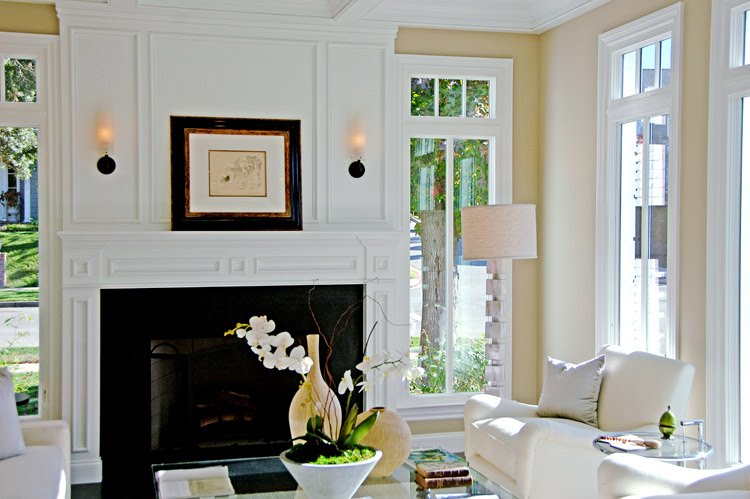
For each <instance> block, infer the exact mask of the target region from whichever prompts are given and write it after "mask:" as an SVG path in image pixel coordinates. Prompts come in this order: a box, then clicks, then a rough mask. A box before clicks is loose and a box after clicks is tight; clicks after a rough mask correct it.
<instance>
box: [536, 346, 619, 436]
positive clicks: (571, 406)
mask: <svg viewBox="0 0 750 499" xmlns="http://www.w3.org/2000/svg"><path fill="white" fill-rule="evenodd" d="M603 370H604V355H599V356H598V357H595V358H593V359H591V360H587V361H586V362H582V363H580V364H570V363H567V362H563V361H561V360H557V359H553V358H552V357H547V369H546V370H545V376H544V385H543V386H542V395H541V397H540V398H539V407H538V409H537V414H538V415H539V416H541V417H560V418H568V419H572V420H574V421H580V422H582V423H586V424H589V425H591V426H596V425H597V423H598V419H597V405H598V403H599V388H600V387H601V383H602V371H603Z"/></svg>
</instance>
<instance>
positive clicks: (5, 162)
mask: <svg viewBox="0 0 750 499" xmlns="http://www.w3.org/2000/svg"><path fill="white" fill-rule="evenodd" d="M3 71H4V73H5V95H4V97H5V101H6V102H36V61H34V60H32V59H13V58H9V59H6V60H5V61H4V63H3ZM37 135H38V134H37V129H36V128H29V127H0V168H12V169H13V170H14V171H15V173H16V175H18V177H19V178H21V179H28V178H30V177H31V175H32V173H33V171H34V170H35V169H36V165H37V159H38V149H39V141H38V137H37Z"/></svg>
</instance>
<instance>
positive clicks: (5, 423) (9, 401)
mask: <svg viewBox="0 0 750 499" xmlns="http://www.w3.org/2000/svg"><path fill="white" fill-rule="evenodd" d="M25 451H26V445H25V444H24V443H23V434H22V433H21V422H20V421H19V420H18V410H17V409H16V396H15V394H14V392H13V380H12V379H11V376H10V371H8V368H7V367H4V368H2V369H0V459H5V458H6V457H13V456H17V455H19V454H23V453H24V452H25Z"/></svg>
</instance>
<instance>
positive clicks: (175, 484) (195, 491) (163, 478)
mask: <svg viewBox="0 0 750 499" xmlns="http://www.w3.org/2000/svg"><path fill="white" fill-rule="evenodd" d="M156 482H157V484H158V488H159V499H189V498H193V497H206V496H228V495H232V494H234V487H232V482H231V481H230V480H229V468H227V467H226V466H212V467H208V468H195V469H182V470H162V471H157V472H156Z"/></svg>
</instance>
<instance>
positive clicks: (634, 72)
mask: <svg viewBox="0 0 750 499" xmlns="http://www.w3.org/2000/svg"><path fill="white" fill-rule="evenodd" d="M620 69H621V73H620V74H621V80H622V82H621V84H620V85H619V90H620V92H619V97H629V96H631V95H635V94H639V93H643V92H648V91H650V90H656V89H657V88H663V87H666V86H667V85H669V83H670V81H671V75H672V39H671V38H665V39H663V40H658V41H655V42H653V43H648V44H646V45H642V46H639V47H636V48H634V49H628V51H627V52H625V53H624V54H622V55H620Z"/></svg>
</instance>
